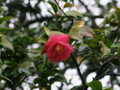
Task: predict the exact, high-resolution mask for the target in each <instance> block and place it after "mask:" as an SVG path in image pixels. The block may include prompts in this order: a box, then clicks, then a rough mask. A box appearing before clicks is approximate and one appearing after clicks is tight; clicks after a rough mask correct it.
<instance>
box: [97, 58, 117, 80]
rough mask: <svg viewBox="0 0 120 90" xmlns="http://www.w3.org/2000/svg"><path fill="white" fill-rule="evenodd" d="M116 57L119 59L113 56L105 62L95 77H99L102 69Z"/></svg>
mask: <svg viewBox="0 0 120 90" xmlns="http://www.w3.org/2000/svg"><path fill="white" fill-rule="evenodd" d="M114 59H118V57H116V56H112V57H111V58H110V59H109V60H108V61H106V62H104V63H103V65H102V66H101V67H100V69H99V71H98V73H97V75H96V77H95V78H97V77H99V75H100V73H101V71H102V70H103V69H104V67H105V66H106V65H107V64H108V63H109V62H111V61H112V60H114Z"/></svg>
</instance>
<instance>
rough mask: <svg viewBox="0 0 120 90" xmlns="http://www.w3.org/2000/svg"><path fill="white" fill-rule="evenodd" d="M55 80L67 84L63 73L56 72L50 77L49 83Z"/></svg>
mask: <svg viewBox="0 0 120 90" xmlns="http://www.w3.org/2000/svg"><path fill="white" fill-rule="evenodd" d="M55 81H58V82H64V83H66V84H67V80H66V78H65V77H64V75H62V74H57V75H56V76H54V77H53V78H51V79H50V84H53V83H54V82H55Z"/></svg>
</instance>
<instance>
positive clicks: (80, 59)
mask: <svg viewBox="0 0 120 90" xmlns="http://www.w3.org/2000/svg"><path fill="white" fill-rule="evenodd" d="M76 60H77V63H78V64H80V63H81V61H82V60H84V58H83V57H81V56H78V57H77V59H76Z"/></svg>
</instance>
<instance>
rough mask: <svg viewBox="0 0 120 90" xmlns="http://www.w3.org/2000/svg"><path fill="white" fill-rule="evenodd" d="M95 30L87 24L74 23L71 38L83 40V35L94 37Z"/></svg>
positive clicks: (70, 33)
mask: <svg viewBox="0 0 120 90" xmlns="http://www.w3.org/2000/svg"><path fill="white" fill-rule="evenodd" d="M94 34H95V33H94V31H93V30H92V29H91V28H90V27H88V26H86V25H83V24H82V25H81V24H80V25H78V24H76V25H74V26H73V28H72V29H71V30H70V32H69V35H70V36H71V38H73V39H76V40H79V41H82V40H83V38H82V37H83V36H86V37H94Z"/></svg>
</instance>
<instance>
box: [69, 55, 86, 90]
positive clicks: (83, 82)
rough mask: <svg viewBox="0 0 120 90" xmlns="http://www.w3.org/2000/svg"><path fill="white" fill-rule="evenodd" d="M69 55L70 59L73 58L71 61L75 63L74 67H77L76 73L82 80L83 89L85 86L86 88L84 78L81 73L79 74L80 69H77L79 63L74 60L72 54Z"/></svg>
mask: <svg viewBox="0 0 120 90" xmlns="http://www.w3.org/2000/svg"><path fill="white" fill-rule="evenodd" d="M71 57H72V60H73V62H74V63H75V65H76V68H77V72H78V74H79V76H80V78H81V80H82V84H83V86H84V90H87V88H88V86H86V84H85V83H86V82H85V80H84V78H83V76H82V74H81V71H80V69H79V65H78V64H77V62H76V60H75V58H74V56H73V55H72V54H71Z"/></svg>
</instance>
